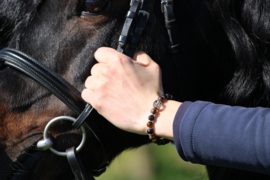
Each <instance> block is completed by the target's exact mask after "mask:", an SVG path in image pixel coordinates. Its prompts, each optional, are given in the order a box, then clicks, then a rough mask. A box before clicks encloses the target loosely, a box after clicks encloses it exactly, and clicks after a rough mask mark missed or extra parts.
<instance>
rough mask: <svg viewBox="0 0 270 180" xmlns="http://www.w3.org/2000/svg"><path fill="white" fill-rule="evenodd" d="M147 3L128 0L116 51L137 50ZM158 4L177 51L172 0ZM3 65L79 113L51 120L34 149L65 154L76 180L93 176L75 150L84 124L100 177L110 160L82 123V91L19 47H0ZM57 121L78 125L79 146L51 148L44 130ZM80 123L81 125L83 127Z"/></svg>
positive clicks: (86, 109)
mask: <svg viewBox="0 0 270 180" xmlns="http://www.w3.org/2000/svg"><path fill="white" fill-rule="evenodd" d="M149 4H150V0H131V3H130V6H131V7H130V10H129V11H128V13H127V15H126V20H125V23H124V26H123V29H122V32H121V35H120V37H119V45H118V47H117V50H118V51H119V52H121V53H124V54H126V55H128V56H129V57H131V58H132V57H133V55H134V53H135V52H136V49H137V47H138V45H139V43H140V40H141V36H142V35H143V32H144V29H145V27H146V25H147V22H148V20H149V16H150V14H149V12H148V11H149ZM161 7H162V12H163V13H164V16H165V26H166V28H167V30H168V35H169V39H170V43H171V44H170V45H169V49H170V52H171V53H176V52H177V51H178V48H179V44H178V40H177V29H176V20H175V17H174V13H173V0H162V2H161ZM2 66H9V67H12V68H14V69H16V70H18V71H19V72H21V73H23V74H26V75H27V76H29V77H30V78H32V79H34V80H35V81H37V82H38V83H39V84H41V85H42V86H43V87H44V88H46V89H48V90H49V91H50V92H52V93H53V94H54V95H55V96H56V97H58V98H59V99H60V100H61V101H62V102H64V103H65V104H66V105H67V106H68V107H69V108H70V109H71V110H72V111H73V112H74V113H76V114H77V115H78V118H77V119H75V118H72V117H68V116H60V117H57V118H54V119H52V120H51V121H50V122H49V123H48V124H47V126H46V127H45V130H44V139H43V140H40V141H39V142H38V143H37V148H39V149H43V150H47V149H50V150H51V151H52V152H53V153H55V154H57V155H60V156H66V157H67V159H68V162H69V164H70V167H71V169H72V171H73V174H74V176H75V179H76V180H90V179H94V178H93V177H92V176H89V175H88V173H87V172H86V171H85V169H84V167H83V164H82V162H81V160H80V157H79V154H78V153H77V152H78V151H79V150H80V149H81V148H82V147H83V145H84V142H85V130H84V127H87V128H88V129H89V130H90V131H91V132H92V134H93V135H94V137H95V139H96V140H97V141H98V143H99V144H100V147H101V149H102V153H103V161H102V163H101V165H100V166H98V168H97V169H96V170H93V172H92V175H94V176H99V175H100V174H102V173H103V172H105V171H106V166H107V165H108V164H109V162H107V161H106V158H105V148H104V145H103V143H102V142H101V141H100V139H99V138H98V136H97V135H96V133H95V132H94V131H93V130H92V129H91V127H90V126H89V125H88V124H87V123H86V122H85V120H86V118H87V117H88V116H89V115H90V113H91V112H92V110H93V107H92V106H91V105H90V104H88V103H86V102H84V101H83V100H82V98H81V96H80V94H81V93H80V92H79V91H78V90H77V89H76V88H74V87H73V86H72V85H71V84H69V83H68V82H67V81H65V80H64V79H63V78H61V77H60V76H59V75H57V74H56V73H54V72H52V71H51V70H50V69H48V68H47V67H45V66H44V65H43V64H41V63H39V62H38V61H36V60H35V59H33V58H31V57H29V56H28V55H26V54H24V53H22V52H20V51H18V50H15V49H11V48H5V49H2V50H0V67H2ZM59 120H68V121H73V124H72V125H73V127H75V128H77V129H79V128H80V129H81V130H82V137H83V140H82V142H81V144H80V145H79V147H77V148H75V147H71V148H68V149H67V150H66V152H58V151H57V150H55V149H53V148H52V146H53V142H52V141H51V140H50V138H49V137H48V136H47V132H48V129H49V127H50V126H51V125H52V124H53V123H55V122H57V121H59ZM82 125H84V127H83V126H82Z"/></svg>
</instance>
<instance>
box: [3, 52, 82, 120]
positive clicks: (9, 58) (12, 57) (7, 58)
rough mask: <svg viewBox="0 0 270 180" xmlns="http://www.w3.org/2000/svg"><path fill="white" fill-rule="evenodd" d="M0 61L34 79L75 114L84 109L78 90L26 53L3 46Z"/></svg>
mask: <svg viewBox="0 0 270 180" xmlns="http://www.w3.org/2000/svg"><path fill="white" fill-rule="evenodd" d="M0 62H2V63H4V65H5V66H9V67H12V68H14V69H16V70H18V71H20V72H22V73H24V74H26V75H27V76H29V77H31V78H32V79H34V80H36V81H37V82H38V83H39V84H40V85H42V86H43V87H45V88H46V89H48V90H49V91H51V92H52V93H53V94H54V95H55V96H56V97H58V98H59V99H60V100H61V101H63V102H64V103H65V104H66V105H67V106H68V107H69V108H70V109H72V110H73V111H74V112H75V113H76V114H78V115H79V114H80V113H81V112H82V111H83V110H84V108H85V105H86V103H85V102H84V101H83V100H82V99H81V96H80V92H79V91H78V90H77V89H76V88H74V87H73V86H72V85H70V84H69V83H68V82H66V81H65V80H64V79H62V78H61V77H60V76H58V75H57V74H56V73H54V72H52V71H51V70H49V69H48V68H47V67H45V66H44V65H42V64H41V63H39V62H38V61H36V60H34V59H32V58H31V57H29V56H27V55H26V54H24V53H22V52H20V51H17V50H14V49H10V48H5V49H2V50H1V51H0Z"/></svg>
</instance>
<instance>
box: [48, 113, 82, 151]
mask: <svg viewBox="0 0 270 180" xmlns="http://www.w3.org/2000/svg"><path fill="white" fill-rule="evenodd" d="M62 120H68V121H72V122H75V121H76V119H75V118H73V117H70V116H59V117H56V118H54V119H52V120H51V121H50V122H48V124H47V125H46V127H45V129H44V132H43V138H44V139H48V130H49V128H50V126H51V125H52V124H53V123H55V122H57V121H62ZM80 129H81V131H82V141H81V143H80V144H79V146H78V147H77V148H76V152H79V151H80V150H81V149H82V147H83V146H84V144H85V140H86V133H85V129H84V127H83V126H81V127H80ZM49 150H50V151H51V152H53V153H54V154H56V155H58V156H67V153H66V152H60V151H57V150H55V149H54V148H52V147H50V148H49Z"/></svg>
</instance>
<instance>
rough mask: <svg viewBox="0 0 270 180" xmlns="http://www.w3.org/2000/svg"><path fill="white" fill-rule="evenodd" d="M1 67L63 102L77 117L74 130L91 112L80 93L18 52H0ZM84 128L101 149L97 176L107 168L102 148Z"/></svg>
mask: <svg viewBox="0 0 270 180" xmlns="http://www.w3.org/2000/svg"><path fill="white" fill-rule="evenodd" d="M2 66H9V67H12V68H14V69H16V70H18V71H20V72H22V73H23V74H25V75H27V76H29V77H30V78H32V79H34V80H35V81H36V82H38V83H39V84H40V85H42V86H43V87H45V88H46V89H48V90H49V91H50V92H52V93H53V94H54V95H55V96H56V97H58V98H59V99H60V100H61V101H62V102H64V103H65V104H66V105H67V106H68V107H69V108H70V109H71V110H73V111H74V112H75V113H76V114H77V115H79V117H78V118H77V120H76V122H75V123H74V124H73V126H74V127H76V128H80V126H81V125H82V124H83V123H84V122H85V119H86V118H87V117H88V116H89V114H90V113H91V111H92V110H93V107H92V106H91V105H90V104H87V103H86V102H84V101H83V100H82V99H81V96H80V92H79V91H78V90H77V89H76V88H74V87H73V86H72V85H71V84H69V83H68V82H67V81H65V80H64V79H62V78H61V77H60V76H58V75H57V74H56V73H54V72H52V71H51V70H50V69H48V68H47V67H45V66H44V65H43V64H41V63H39V62H38V61H36V60H35V59H33V58H31V57H29V56H27V55H26V54H24V53H22V52H20V51H18V50H15V49H11V48H5V49H2V50H0V67H2ZM85 126H86V127H87V128H88V129H89V130H90V131H91V132H92V134H93V135H94V137H95V138H96V139H97V140H98V142H99V144H100V146H101V148H102V153H103V162H102V163H101V167H99V168H98V169H97V170H94V171H93V174H94V175H97V176H98V175H100V174H101V173H103V172H104V171H105V170H106V166H107V162H106V159H105V150H104V146H103V144H102V142H101V141H100V139H99V138H98V136H97V135H96V133H95V132H94V131H93V130H92V129H91V127H90V126H88V124H87V123H85ZM77 167H78V166H77Z"/></svg>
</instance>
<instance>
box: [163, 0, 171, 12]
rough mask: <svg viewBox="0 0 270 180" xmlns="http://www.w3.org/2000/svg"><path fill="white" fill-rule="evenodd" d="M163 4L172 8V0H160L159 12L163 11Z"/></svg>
mask: <svg viewBox="0 0 270 180" xmlns="http://www.w3.org/2000/svg"><path fill="white" fill-rule="evenodd" d="M165 5H167V6H169V5H171V6H172V8H173V0H162V1H161V12H163V13H164V6H165Z"/></svg>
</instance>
